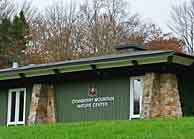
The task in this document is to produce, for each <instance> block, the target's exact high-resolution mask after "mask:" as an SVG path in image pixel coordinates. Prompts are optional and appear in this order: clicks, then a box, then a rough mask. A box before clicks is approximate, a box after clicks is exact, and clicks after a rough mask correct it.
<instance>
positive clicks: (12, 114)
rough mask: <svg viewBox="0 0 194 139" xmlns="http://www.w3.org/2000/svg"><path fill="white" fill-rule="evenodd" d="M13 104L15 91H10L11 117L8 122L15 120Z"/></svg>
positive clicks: (14, 103)
mask: <svg viewBox="0 0 194 139" xmlns="http://www.w3.org/2000/svg"><path fill="white" fill-rule="evenodd" d="M15 105H16V92H12V97H11V119H10V122H15Z"/></svg>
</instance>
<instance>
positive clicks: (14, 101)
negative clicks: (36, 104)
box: [7, 88, 26, 125]
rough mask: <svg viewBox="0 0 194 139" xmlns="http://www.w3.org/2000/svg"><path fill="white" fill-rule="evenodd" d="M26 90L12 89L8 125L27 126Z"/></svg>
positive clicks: (9, 95)
mask: <svg viewBox="0 0 194 139" xmlns="http://www.w3.org/2000/svg"><path fill="white" fill-rule="evenodd" d="M25 106H26V89H25V88H19V89H10V90H9V94H8V115H7V125H22V124H25Z"/></svg>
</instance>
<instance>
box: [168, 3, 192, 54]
mask: <svg viewBox="0 0 194 139" xmlns="http://www.w3.org/2000/svg"><path fill="white" fill-rule="evenodd" d="M171 20H172V22H171V23H170V24H169V27H170V29H171V30H172V31H173V32H174V33H175V34H176V35H177V37H178V38H180V39H182V40H183V41H184V44H185V49H186V51H187V53H188V54H190V55H194V0H190V1H189V2H184V3H183V4H181V5H174V6H173V7H172V11H171Z"/></svg>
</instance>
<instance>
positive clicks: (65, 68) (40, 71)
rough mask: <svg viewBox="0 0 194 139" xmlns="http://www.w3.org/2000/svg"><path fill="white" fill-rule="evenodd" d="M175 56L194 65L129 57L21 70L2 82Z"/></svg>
mask: <svg viewBox="0 0 194 139" xmlns="http://www.w3.org/2000/svg"><path fill="white" fill-rule="evenodd" d="M169 56H173V60H172V62H173V63H177V64H182V65H186V66H189V65H191V64H192V63H193V61H194V59H191V58H188V57H183V56H178V55H174V54H172V53H170V54H169V53H166V54H161V55H148V56H139V57H131V58H130V57H129V58H124V59H111V60H109V61H108V60H107V61H103V62H102V61H95V62H87V63H77V64H71V65H70V64H69V65H60V66H52V67H49V68H48V67H42V68H37V69H31V70H29V69H28V70H23V71H22V70H20V71H12V72H9V73H2V74H0V80H8V79H18V78H21V76H20V74H21V73H22V74H24V75H25V77H26V78H28V77H36V76H44V75H55V74H56V73H55V69H57V70H58V71H59V73H69V72H78V71H87V70H92V66H91V65H96V69H107V68H116V67H127V66H133V62H132V61H133V60H136V61H137V63H138V65H145V64H155V63H165V62H168V57H169Z"/></svg>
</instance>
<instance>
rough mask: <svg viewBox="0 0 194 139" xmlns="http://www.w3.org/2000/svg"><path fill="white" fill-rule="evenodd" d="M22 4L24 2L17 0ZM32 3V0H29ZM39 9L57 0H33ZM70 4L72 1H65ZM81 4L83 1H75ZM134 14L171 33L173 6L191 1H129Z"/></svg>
mask: <svg viewBox="0 0 194 139" xmlns="http://www.w3.org/2000/svg"><path fill="white" fill-rule="evenodd" d="M16 1H18V2H21V1H23V0H16ZM29 1H30V0H29ZM32 1H33V3H34V4H35V5H36V6H38V7H39V8H41V7H43V6H46V5H48V4H49V3H50V2H52V1H57V0H32ZM64 1H66V2H69V1H71V0H64ZM74 1H77V2H80V1H82V0H74ZM129 1H130V8H131V12H132V13H136V12H137V13H138V14H140V16H141V17H142V18H143V19H144V20H146V21H148V22H150V21H151V22H153V23H156V24H157V25H159V26H160V27H161V28H162V29H163V31H164V32H166V33H167V32H169V31H170V30H169V29H168V27H167V24H168V23H169V21H170V10H171V6H172V5H173V4H180V3H181V2H184V1H189V0H129Z"/></svg>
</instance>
